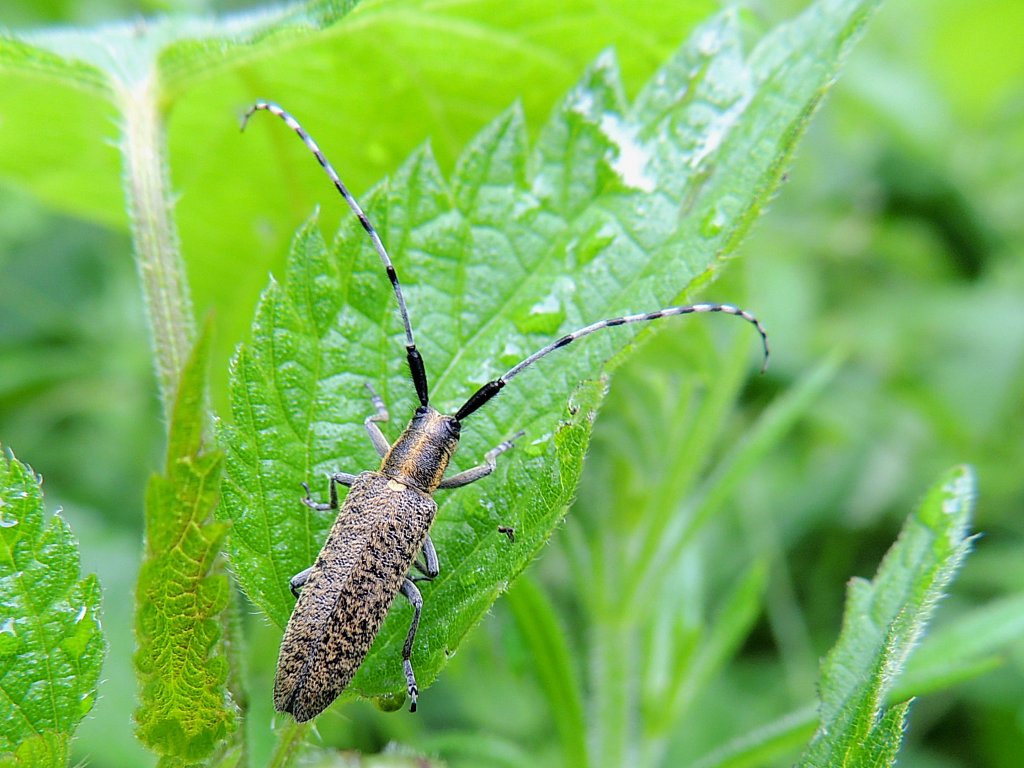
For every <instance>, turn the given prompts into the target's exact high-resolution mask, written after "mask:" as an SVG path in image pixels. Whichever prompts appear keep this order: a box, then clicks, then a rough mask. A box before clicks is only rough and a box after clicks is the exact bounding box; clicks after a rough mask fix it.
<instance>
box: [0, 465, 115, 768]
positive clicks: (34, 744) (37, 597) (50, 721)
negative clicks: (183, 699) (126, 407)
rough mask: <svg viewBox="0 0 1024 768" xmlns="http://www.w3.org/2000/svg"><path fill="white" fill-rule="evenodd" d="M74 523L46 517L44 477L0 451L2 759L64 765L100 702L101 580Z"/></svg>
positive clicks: (15, 763) (1, 761) (14, 762)
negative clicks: (92, 571)
mask: <svg viewBox="0 0 1024 768" xmlns="http://www.w3.org/2000/svg"><path fill="white" fill-rule="evenodd" d="M80 576H81V573H80V570H79V561H78V546H77V544H76V542H75V539H74V537H73V536H72V534H71V529H70V528H69V527H68V525H67V523H65V522H64V520H63V519H62V518H61V517H60V515H59V514H58V515H54V516H53V517H52V518H50V521H49V522H48V523H47V522H45V521H44V519H43V494H42V490H41V488H40V481H39V478H37V477H36V476H35V474H34V473H33V472H32V470H31V469H30V468H29V467H27V466H26V465H24V464H22V463H21V462H19V461H18V460H17V459H15V458H14V456H13V455H7V454H0V690H2V691H3V695H2V696H0V765H2V766H4V768H8V767H10V768H13V767H14V766H26V768H29V767H32V766H42V765H54V766H57V765H65V764H67V761H68V755H69V743H70V741H71V736H72V734H73V732H74V730H75V728H76V727H77V726H78V723H79V722H80V721H81V720H82V718H83V717H85V716H86V715H87V714H88V713H89V711H90V710H91V709H92V707H93V704H94V703H95V701H96V683H97V680H98V679H99V675H100V667H101V666H102V664H103V656H104V653H105V650H106V646H105V644H104V641H103V635H102V633H101V631H100V620H99V610H100V585H99V581H97V579H96V577H95V576H94V575H90V576H87V577H86V578H84V579H81V578H80Z"/></svg>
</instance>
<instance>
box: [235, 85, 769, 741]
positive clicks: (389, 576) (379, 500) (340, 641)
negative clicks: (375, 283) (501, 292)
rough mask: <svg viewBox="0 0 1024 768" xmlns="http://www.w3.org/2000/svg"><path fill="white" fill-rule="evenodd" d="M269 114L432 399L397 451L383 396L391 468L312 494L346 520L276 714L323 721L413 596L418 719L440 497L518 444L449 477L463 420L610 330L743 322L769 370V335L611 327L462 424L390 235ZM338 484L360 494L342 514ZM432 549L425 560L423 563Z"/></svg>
mask: <svg viewBox="0 0 1024 768" xmlns="http://www.w3.org/2000/svg"><path fill="white" fill-rule="evenodd" d="M260 110H266V111H268V112H270V113H271V114H274V115H277V116H278V117H280V118H281V119H282V120H284V121H285V123H286V124H287V125H288V126H289V127H290V128H291V129H292V130H293V131H295V133H297V134H298V135H299V137H300V138H301V139H302V141H303V142H305V144H306V146H307V147H308V148H309V150H310V151H311V152H312V153H313V154H314V155H315V156H316V159H317V161H318V162H319V163H320V165H321V167H322V168H323V169H324V171H325V172H326V173H327V175H328V177H329V178H330V179H331V181H332V182H333V184H334V186H335V188H336V189H337V190H338V192H339V193H340V194H341V195H342V197H343V198H344V199H345V202H346V203H347V204H348V205H349V207H350V208H351V209H352V211H353V213H355V215H356V216H357V217H358V218H359V222H360V223H361V224H362V226H363V229H365V230H366V233H367V235H369V237H370V240H371V241H372V242H373V247H374V249H375V250H376V251H377V255H378V256H380V260H381V263H382V264H383V265H384V268H385V270H386V271H387V275H388V279H389V280H390V281H391V286H392V288H393V289H394V292H395V298H396V299H397V301H398V309H399V312H400V313H401V316H402V324H403V326H404V329H405V350H406V359H407V360H408V363H409V372H410V373H411V374H412V381H413V385H414V386H415V387H416V395H417V397H418V398H419V402H420V407H419V408H417V409H416V414H415V416H413V419H412V421H411V422H410V423H409V426H408V427H406V429H405V432H403V433H402V435H401V437H399V438H398V440H396V441H395V444H394V445H389V444H388V441H387V438H386V437H384V434H383V433H382V432H381V431H380V428H379V427H378V426H377V423H378V422H382V421H387V420H388V412H387V409H386V408H385V407H384V402H383V401H382V400H381V399H380V398H379V397H377V395H373V405H374V407H375V413H374V415H372V416H370V417H369V418H367V419H366V421H365V422H364V424H365V426H366V430H367V432H368V433H369V435H370V439H371V440H372V441H373V445H374V447H375V448H376V449H377V452H378V453H379V454H380V455H381V456H382V457H383V459H384V460H383V461H382V462H381V467H380V470H379V471H377V472H364V473H362V474H361V475H350V474H347V473H344V472H339V473H336V474H334V475H332V476H331V481H330V494H331V500H330V503H328V504H318V503H316V502H314V501H313V500H312V499H311V498H310V494H309V488H308V487H307V488H306V498H305V499H304V500H303V501H304V502H305V503H306V505H307V506H310V507H312V508H313V509H317V510H328V509H330V510H337V511H338V516H337V519H336V520H335V522H334V526H333V527H332V528H331V533H330V535H329V536H328V537H327V541H326V542H325V543H324V546H323V549H321V550H320V554H319V555H318V556H317V559H316V562H315V563H314V564H313V565H312V566H310V567H309V568H307V569H306V570H304V571H302V572H301V573H299V574H297V575H296V576H294V577H293V578H292V580H291V588H292V592H293V593H296V594H297V595H298V598H299V599H298V602H297V603H296V605H295V610H294V611H293V612H292V616H291V619H289V621H288V628H287V629H286V630H285V634H284V639H283V640H282V642H281V653H280V656H279V657H278V662H277V675H276V677H275V678H274V707H275V708H276V709H277V710H278V711H281V712H290V713H291V714H292V715H293V716H294V717H295V719H296V720H298V721H300V722H301V721H304V720H309V719H310V718H313V717H316V716H317V715H318V714H320V712H322V711H323V710H324V709H325V708H326V707H327V706H328V705H329V704H330V703H331V702H332V701H334V699H335V698H336V697H337V696H338V694H339V693H341V691H342V690H343V689H344V688H345V686H346V685H348V684H349V682H351V680H352V676H353V675H354V674H355V673H356V670H357V669H358V668H359V665H360V664H361V663H362V662H363V659H364V658H366V654H367V652H368V651H369V649H370V646H371V645H372V643H373V640H374V638H375V637H376V636H377V632H378V630H379V629H380V625H381V622H383V621H384V617H385V616H386V615H387V612H388V608H389V607H390V605H391V603H392V601H393V600H394V598H395V595H397V594H398V593H399V592H401V593H402V594H403V595H405V596H406V597H407V598H408V599H409V602H410V603H412V607H413V619H412V623H411V625H410V627H409V632H408V634H407V635H406V638H405V645H404V646H403V648H402V664H403V669H404V671H405V679H406V690H407V692H408V694H409V697H410V698H411V699H412V705H411V707H410V709H411V710H412V711H415V710H416V696H417V694H418V692H419V689H418V688H417V685H416V676H415V674H414V673H413V668H412V662H411V661H410V657H411V655H412V647H413V642H414V640H415V638H416V629H417V627H418V626H419V621H420V613H421V610H422V608H423V598H422V597H421V596H420V592H419V590H418V589H417V588H416V585H415V584H414V583H413V580H412V579H410V578H409V572H410V569H412V568H416V569H417V570H419V571H420V572H421V573H422V574H423V575H424V577H425V578H426V579H428V580H429V579H432V578H433V577H434V576H436V575H437V573H438V561H437V555H436V553H435V552H434V545H433V544H432V543H431V541H430V526H431V524H432V523H433V521H434V515H435V514H436V512H437V505H436V504H435V503H434V500H433V498H432V494H433V493H434V491H435V490H437V489H438V488H458V487H460V486H463V485H468V484H469V483H472V482H475V481H476V480H479V479H480V478H482V477H486V476H487V475H489V474H490V473H491V472H492V471H494V468H495V461H496V459H497V457H498V456H499V455H500V454H501V453H504V452H505V451H507V450H509V449H510V448H511V447H512V443H511V442H510V441H505V442H503V443H501V444H499V445H498V446H497V447H495V448H493V449H492V450H490V451H488V453H487V454H486V455H485V456H484V461H483V463H482V464H480V465H478V466H476V467H473V468H471V469H467V470H465V471H463V472H459V473H458V474H455V475H452V476H451V477H448V478H445V477H444V473H445V470H446V469H447V468H448V462H449V461H450V460H451V457H452V455H453V454H454V453H455V450H456V448H457V447H458V444H459V433H460V430H461V423H462V421H463V420H464V419H466V418H467V417H468V416H470V415H472V414H473V413H475V412H476V411H477V409H479V408H480V407H482V406H483V405H485V404H486V403H488V402H489V401H490V400H491V399H492V398H494V397H495V396H496V395H497V394H498V393H499V392H501V390H502V389H503V388H504V387H505V385H506V384H507V383H508V382H509V381H511V380H512V379H513V378H514V377H516V376H518V375H519V374H520V373H522V372H523V371H524V370H525V369H527V368H529V367H530V366H532V365H533V364H534V363H536V362H537V361H538V360H540V359H541V358H544V357H546V356H547V355H549V354H551V353H552V352H554V351H555V350H558V349H561V348H562V347H566V346H568V345H569V344H572V343H573V342H574V341H576V340H577V339H582V338H583V337H584V336H589V335H590V334H592V333H596V332H598V331H601V330H604V329H605V328H614V327H616V326H620V325H628V324H631V323H646V322H650V321H652V320H657V319H659V318H663V317H672V316H675V315H687V314H692V313H698V312H699V313H704V312H721V313H724V314H728V315H734V316H736V317H740V318H742V319H744V320H746V321H747V322H748V323H751V324H752V325H753V326H754V327H755V328H757V331H758V333H759V334H760V335H761V341H762V343H763V345H764V362H765V365H767V363H768V336H767V334H766V333H765V330H764V328H763V327H762V326H761V324H760V322H758V320H757V318H755V317H754V316H753V315H752V314H750V313H749V312H747V311H745V310H742V309H740V308H739V307H735V306H733V305H732V304H691V305H687V306H679V307H667V308H665V309H659V310H657V311H654V312H645V313H642V314H637V315H625V316H623V317H613V318H609V319H607V320H599V321H598V322H596V323H592V324H590V325H588V326H585V327H583V328H579V329H577V330H575V331H573V332H572V333H568V334H566V335H564V336H562V337H560V338H558V339H556V340H554V341H552V342H551V343H549V344H547V345H545V346H543V347H541V348H540V349H538V350H537V351H536V352H534V353H533V354H532V355H529V356H528V357H525V358H523V360H521V361H520V362H518V363H517V364H516V365H514V366H512V367H511V368H510V369H509V370H507V371H506V372H505V373H504V374H502V375H501V376H499V377H498V378H496V379H493V380H491V381H489V382H487V383H486V384H484V385H483V386H482V387H480V388H479V389H478V390H477V391H476V392H474V393H473V394H472V395H470V397H469V399H468V400H466V402H465V403H463V405H462V407H461V408H459V410H458V411H456V413H455V415H454V416H445V415H442V414H440V413H438V412H437V411H435V410H434V409H433V408H431V407H430V405H429V397H428V387H427V373H426V368H425V366H424V364H423V359H422V358H421V357H420V353H419V351H418V350H417V349H416V342H415V341H414V339H413V332H412V324H411V323H410V322H409V313H408V310H407V309H406V305H405V299H404V297H403V296H402V289H401V285H400V284H399V282H398V275H397V273H396V272H395V268H394V265H393V264H392V263H391V259H390V257H389V256H388V254H387V251H386V250H385V248H384V244H383V243H382V242H381V239H380V236H379V235H378V234H377V232H376V230H375V229H374V228H373V225H372V224H371V223H370V221H369V219H367V218H366V215H365V214H364V213H363V211H362V209H361V208H360V207H359V204H358V203H357V202H356V201H355V199H354V198H353V197H352V195H351V194H349V191H348V189H346V188H345V185H344V184H343V183H342V182H341V179H340V178H338V174H337V172H335V170H334V168H333V167H332V166H331V164H330V163H329V162H328V161H327V158H326V157H324V155H323V153H322V152H321V151H320V148H319V147H318V146H317V144H316V142H315V141H313V139H312V137H311V136H310V135H309V134H308V133H306V131H305V130H304V129H303V128H302V126H301V125H299V123H298V121H297V120H296V119H295V118H294V117H292V116H291V115H290V114H288V113H287V112H286V111H285V110H283V109H282V108H281V107H279V106H278V105H276V104H273V103H271V102H267V101H259V102H257V103H256V104H255V105H253V107H252V108H251V109H250V110H249V111H248V112H247V113H246V116H245V117H246V119H248V118H249V116H250V115H252V114H253V113H254V112H256V111H260ZM244 126H245V123H244V122H243V128H244ZM762 370H763V368H762ZM371 391H372V390H371ZM519 434H520V435H521V434H522V433H521V432H520V433H519ZM338 485H347V486H349V487H350V488H351V490H350V491H349V494H348V497H347V498H346V499H345V503H344V504H343V505H341V507H340V509H339V505H338V489H337V486H338ZM498 531H499V532H500V533H503V534H505V535H506V536H508V539H509V542H510V543H511V542H514V540H515V530H514V529H513V528H511V527H509V526H499V527H498ZM421 552H422V554H423V561H422V562H420V561H419V560H418V559H417V555H418V554H419V553H421ZM299 589H301V590H302V592H301V594H299V592H298V590H299Z"/></svg>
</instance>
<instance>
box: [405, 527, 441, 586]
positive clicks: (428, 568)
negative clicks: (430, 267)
mask: <svg viewBox="0 0 1024 768" xmlns="http://www.w3.org/2000/svg"><path fill="white" fill-rule="evenodd" d="M413 567H414V568H415V569H416V570H417V571H419V572H420V573H422V574H423V575H422V576H417V577H416V578H414V579H410V580H411V581H433V579H434V577H435V576H437V574H439V573H440V572H441V564H440V563H439V562H438V560H437V550H436V549H434V542H432V541H431V540H430V534H429V533H428V534H427V538H426V539H425V540H424V541H423V561H422V562H420V561H419V560H416V561H414V562H413Z"/></svg>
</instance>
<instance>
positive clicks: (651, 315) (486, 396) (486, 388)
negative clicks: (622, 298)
mask: <svg viewBox="0 0 1024 768" xmlns="http://www.w3.org/2000/svg"><path fill="white" fill-rule="evenodd" d="M697 312H724V313H725V314H727V315H736V317H742V318H743V319H744V320H746V321H747V322H748V323H751V324H753V326H754V327H755V328H756V329H757V332H758V333H759V334H760V335H761V344H762V346H763V347H764V362H763V363H762V364H761V372H762V373H764V370H765V368H767V367H768V354H769V352H768V334H767V333H766V332H765V330H764V326H763V325H761V321H760V320H758V319H757V318H756V317H754V316H753V315H752V314H750V313H749V312H747V311H746V310H744V309H740V308H739V307H734V306H733V305H732V304H688V305H686V306H682V307H668V308H666V309H659V310H658V311H657V312H646V313H644V314H640V315H626V316H625V317H613V318H610V319H608V320H600V321H598V322H596V323H592V324H590V325H588V326H586V327H585V328H580V329H579V330H576V331H573V332H572V333H567V334H566V335H565V336H562V337H561V338H560V339H556V340H555V341H553V342H551V343H550V344H548V345H546V346H544V347H541V348H540V349H538V350H537V351H536V352H534V353H533V354H532V355H530V356H529V357H526V358H523V359H522V360H521V361H519V362H518V363H516V364H515V365H513V366H512V367H511V368H509V369H508V370H507V371H506V372H505V373H504V374H503V375H501V376H499V377H498V378H496V379H494V380H493V381H489V382H487V383H486V384H484V385H483V386H482V387H480V389H478V390H477V391H476V392H474V393H473V394H472V395H471V396H470V398H469V400H467V401H466V402H465V404H464V405H463V406H462V407H461V408H459V410H458V411H457V412H456V414H455V419H456V420H457V421H462V420H463V419H464V418H466V417H467V416H469V415H470V414H471V413H473V412H474V411H475V410H476V409H477V408H479V407H480V406H482V405H483V404H484V403H486V402H487V401H488V400H490V399H491V398H492V397H494V396H495V395H497V394H498V393H499V392H500V391H501V390H502V388H503V387H504V386H505V385H506V384H507V383H508V382H509V381H510V380H511V379H513V378H514V377H516V376H518V375H519V374H520V373H522V372H523V371H524V370H525V369H526V368H529V367H530V366H531V365H533V364H534V363H536V362H537V361H538V360H540V359H541V358H542V357H547V356H548V355H550V354H551V353H552V352H554V351H555V350H556V349H561V348H562V347H565V346H568V345H569V344H572V343H573V342H574V341H576V340H577V339H582V338H583V337H584V336H589V335H590V334H592V333H596V332H597V331H600V330H602V329H603V328H614V327H615V326H618V325H628V324H630V323H645V322H648V321H650V320H657V319H659V318H662V317H672V316H673V315H690V314H694V313H697Z"/></svg>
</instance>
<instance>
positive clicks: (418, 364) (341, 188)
mask: <svg viewBox="0 0 1024 768" xmlns="http://www.w3.org/2000/svg"><path fill="white" fill-rule="evenodd" d="M259 111H266V112H270V113H271V114H273V115H277V116H278V117H280V118H281V119H282V120H284V122H285V124H286V125H287V126H288V127H289V128H291V129H292V130H293V131H295V133H297V134H298V136H299V138H300V139H302V141H303V143H304V144H305V145H306V146H307V147H308V148H309V151H310V152H312V153H313V155H315V156H316V159H317V161H319V163H320V166H321V167H322V168H323V169H324V171H325V172H326V173H327V175H328V176H329V177H330V179H331V181H332V182H333V183H334V186H335V188H336V189H337V190H338V192H340V193H341V196H342V197H343V198H345V202H346V203H348V205H349V208H351V209H352V211H353V213H355V215H356V216H357V217H358V218H359V223H360V224H362V225H363V229H365V230H366V233H367V234H368V235H369V236H370V239H371V240H372V241H373V247H374V248H375V249H376V251H377V254H378V255H379V256H380V260H381V262H382V263H383V264H384V269H386V270H387V273H388V279H389V280H391V286H392V287H393V288H394V289H395V297H396V298H397V299H398V309H399V311H401V313H402V324H403V325H404V326H405V349H406V355H407V357H408V359H409V370H410V371H411V372H412V380H413V383H414V385H415V386H416V394H417V396H418V397H419V399H420V405H422V406H424V407H425V406H427V405H428V403H429V397H428V391H427V390H428V388H427V372H426V369H425V368H424V366H423V358H422V357H421V356H420V353H419V351H418V350H417V349H416V342H415V340H414V339H413V335H412V324H411V323H410V322H409V311H408V309H407V308H406V306H405V297H403V296H402V286H401V284H400V283H399V282H398V274H397V273H396V272H395V267H394V264H392V263H391V258H390V257H389V256H388V252H387V250H386V249H385V248H384V243H382V242H381V239H380V235H378V234H377V230H375V229H374V228H373V224H371V223H370V220H369V219H368V218H367V217H366V214H365V213H363V209H362V208H360V207H359V203H357V202H356V199H355V198H354V197H352V194H351V193H350V192H349V191H348V188H347V187H346V186H345V185H344V183H342V181H341V179H340V178H339V177H338V174H337V172H336V171H335V170H334V167H333V166H332V165H331V164H330V162H329V161H328V160H327V158H326V157H324V154H323V152H321V151H320V147H319V146H318V145H317V143H316V142H315V141H314V140H313V137H312V136H310V135H309V134H308V133H306V130H305V129H304V128H303V127H302V126H301V125H300V124H299V121H298V120H296V119H295V118H294V117H293V116H292V115H291V114H290V113H289V112H287V111H286V110H284V109H283V108H281V107H280V106H278V105H277V104H275V103H274V102H272V101H257V102H256V103H255V104H253V105H252V107H250V108H249V110H248V111H247V112H246V113H245V116H244V117H243V118H242V129H243V130H244V129H245V126H246V123H247V122H248V120H249V118H250V117H251V116H252V115H253V113H255V112H259ZM700 312H722V313H724V314H727V315H735V316H736V317H740V318H742V319H744V320H746V321H747V322H748V323H750V324H752V325H753V326H754V327H755V328H756V329H757V332H758V333H759V334H760V336H761V345H762V346H763V348H764V362H763V363H762V365H761V371H762V373H763V372H764V370H765V368H767V367H768V356H769V350H768V334H767V333H766V332H765V330H764V326H762V325H761V322H760V321H759V320H758V319H757V318H756V317H754V315H752V314H751V313H750V312H747V311H746V310H744V309H740V308H739V307H736V306H734V305H732V304H687V305H685V306H679V307H667V308H665V309H659V310H658V311H656V312H646V313H643V314H639V315H625V316H624V317H613V318H610V319H608V320H601V321H599V322H596V323H592V324H591V325H588V326H586V327H584V328H580V329H578V330H575V331H573V332H572V333H568V334H566V335H565V336H562V337H561V338H559V339H557V340H555V341H553V342H551V343H550V344H547V345H546V346H543V347H541V348H540V349H538V350H537V351H536V352H534V353H533V354H532V355H529V356H528V357H526V358H524V359H523V360H521V361H520V362H518V363H516V364H515V365H514V366H512V367H511V368H509V369H508V370H507V371H506V372H505V373H504V374H503V375H501V376H499V377H498V378H496V379H494V380H493V381H489V382H487V383H486V384H484V385H483V386H482V387H480V389H478V390H477V391H476V392H474V393H473V394H472V395H471V396H470V398H469V399H468V400H467V401H466V402H465V403H464V404H463V406H462V407H461V408H459V410H458V411H457V412H456V413H455V419H456V421H462V420H463V419H465V418H466V417H467V416H469V415H470V414H472V413H474V412H475V411H476V410H477V409H478V408H480V407H481V406H482V405H484V404H485V403H487V402H488V401H490V400H491V399H492V398H493V397H494V396H495V395H497V394H498V393H499V392H500V391H501V390H502V389H503V388H504V386H505V385H506V384H507V383H508V382H509V381H511V380H512V379H513V378H515V377H516V376H518V375H519V374H520V373H522V372H523V371H524V370H525V369H526V368H529V367H530V366H531V365H533V364H534V363H536V362H537V361H538V360H540V359H541V358H543V357H547V356H548V355H550V354H551V353H552V352H554V351H555V350H556V349H561V348H562V347H565V346H568V345H569V344H571V343H572V342H574V341H576V340H577V339H582V338H583V337H584V336H589V335H590V334H592V333H596V332H597V331H600V330H603V329H604V328H614V327H615V326H619V325H628V324H630V323H645V322H649V321H651V320H658V319H659V318H662V317H672V316H673V315H689V314H694V313H700Z"/></svg>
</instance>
